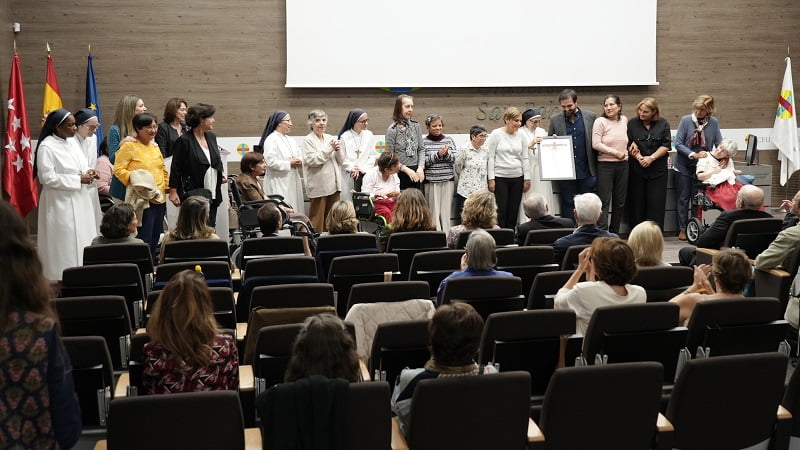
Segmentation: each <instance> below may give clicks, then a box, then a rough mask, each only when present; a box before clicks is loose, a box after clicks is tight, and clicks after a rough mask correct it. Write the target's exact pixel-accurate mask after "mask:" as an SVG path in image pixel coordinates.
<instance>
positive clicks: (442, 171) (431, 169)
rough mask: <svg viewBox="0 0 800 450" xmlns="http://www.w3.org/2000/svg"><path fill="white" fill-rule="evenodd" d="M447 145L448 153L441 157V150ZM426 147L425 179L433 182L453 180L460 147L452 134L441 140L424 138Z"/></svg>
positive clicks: (423, 141)
mask: <svg viewBox="0 0 800 450" xmlns="http://www.w3.org/2000/svg"><path fill="white" fill-rule="evenodd" d="M445 145H446V146H447V154H446V155H444V157H439V150H441V149H442V147H444V146H445ZM422 146H423V148H424V149H425V179H426V180H428V181H430V182H431V183H441V182H443V181H451V180H452V179H453V178H454V177H455V165H454V163H455V161H456V152H457V151H458V147H456V143H455V142H454V141H453V139H452V138H451V137H450V136H444V138H442V140H441V141H438V142H437V141H432V140H430V139H428V138H427V137H425V138H424V139H422Z"/></svg>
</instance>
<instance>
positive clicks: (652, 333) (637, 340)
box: [581, 302, 691, 384]
mask: <svg viewBox="0 0 800 450" xmlns="http://www.w3.org/2000/svg"><path fill="white" fill-rule="evenodd" d="M679 314H680V307H678V305H676V304H674V303H669V302H664V303H643V304H636V305H614V306H602V307H600V308H597V309H596V310H595V311H594V313H593V314H592V318H591V319H590V320H589V326H588V328H587V329H586V336H584V338H583V349H582V355H581V358H582V360H583V361H584V363H587V362H588V363H589V364H595V365H603V364H613V363H622V362H639V361H655V362H658V363H661V365H662V366H663V368H664V371H663V372H664V375H663V377H664V379H665V380H666V381H667V383H669V384H671V383H672V382H673V381H674V380H675V375H676V373H677V371H678V369H679V363H678V361H679V360H682V361H687V360H688V359H689V358H690V356H691V355H690V354H689V351H688V350H686V347H685V346H686V335H687V332H688V330H687V329H686V327H682V326H679V325H680V322H679Z"/></svg>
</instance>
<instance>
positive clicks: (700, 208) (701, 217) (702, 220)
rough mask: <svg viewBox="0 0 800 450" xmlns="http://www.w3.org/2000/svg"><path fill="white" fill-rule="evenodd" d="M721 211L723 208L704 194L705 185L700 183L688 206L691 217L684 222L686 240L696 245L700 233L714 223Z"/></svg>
mask: <svg viewBox="0 0 800 450" xmlns="http://www.w3.org/2000/svg"><path fill="white" fill-rule="evenodd" d="M722 211H724V209H723V208H722V207H721V206H719V205H717V204H716V203H714V202H713V201H711V199H710V198H708V196H707V195H706V186H705V185H703V184H700V185H699V186H698V188H697V193H696V194H695V195H693V196H692V200H691V202H690V206H689V212H690V216H691V217H690V218H689V223H687V224H686V240H687V241H688V242H689V244H691V245H697V240H698V239H700V235H701V234H703V232H704V231H706V230H707V229H708V228H709V227H710V226H711V224H712V223H714V221H715V220H716V219H717V217H719V215H720V213H721V212H722Z"/></svg>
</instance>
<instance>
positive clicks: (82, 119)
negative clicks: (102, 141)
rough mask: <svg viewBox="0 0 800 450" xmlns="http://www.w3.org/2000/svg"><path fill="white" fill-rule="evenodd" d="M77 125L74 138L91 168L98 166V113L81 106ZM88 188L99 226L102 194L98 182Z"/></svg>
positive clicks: (76, 116) (101, 214)
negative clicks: (96, 134)
mask: <svg viewBox="0 0 800 450" xmlns="http://www.w3.org/2000/svg"><path fill="white" fill-rule="evenodd" d="M75 125H77V126H78V129H77V130H76V132H75V136H73V137H72V139H74V140H75V142H77V143H78V147H80V148H81V150H83V154H84V155H85V156H86V164H88V166H89V168H95V167H96V166H97V136H95V134H94V133H95V131H97V127H98V126H100V123H99V122H98V120H97V114H95V112H94V111H92V110H91V109H89V108H81V109H79V110H78V112H76V113H75ZM98 178H99V174H98ZM88 189H89V192H90V194H89V195H90V196H91V197H92V204H93V205H94V215H95V218H96V219H97V226H98V227H99V226H100V222H102V221H103V212H102V211H101V210H100V195H99V194H98V192H97V189H98V185H97V183H92V184H90V185H88Z"/></svg>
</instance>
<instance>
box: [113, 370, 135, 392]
mask: <svg viewBox="0 0 800 450" xmlns="http://www.w3.org/2000/svg"><path fill="white" fill-rule="evenodd" d="M130 385H131V376H130V374H129V373H128V372H122V373H121V374H120V375H119V379H118V380H117V384H116V385H115V386H114V398H124V397H127V396H128V386H130Z"/></svg>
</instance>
